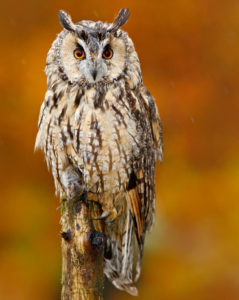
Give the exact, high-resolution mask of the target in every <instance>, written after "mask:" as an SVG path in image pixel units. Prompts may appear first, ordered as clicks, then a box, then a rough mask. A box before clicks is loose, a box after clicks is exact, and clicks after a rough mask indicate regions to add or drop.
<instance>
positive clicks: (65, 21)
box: [59, 10, 76, 32]
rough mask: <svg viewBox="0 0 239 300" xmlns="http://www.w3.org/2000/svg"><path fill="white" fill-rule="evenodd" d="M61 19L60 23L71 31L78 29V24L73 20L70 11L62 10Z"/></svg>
mask: <svg viewBox="0 0 239 300" xmlns="http://www.w3.org/2000/svg"><path fill="white" fill-rule="evenodd" d="M59 19H60V23H61V25H62V26H63V27H64V28H65V29H66V30H69V31H72V32H75V30H76V26H75V24H74V23H73V22H72V20H71V17H70V15H68V13H66V12H65V11H64V10H60V11H59Z"/></svg>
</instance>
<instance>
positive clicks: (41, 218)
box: [0, 0, 239, 300]
mask: <svg viewBox="0 0 239 300" xmlns="http://www.w3.org/2000/svg"><path fill="white" fill-rule="evenodd" d="M122 7H129V8H130V10H131V17H130V19H129V22H128V23H127V25H126V26H125V27H124V30H126V31H128V33H129V35H130V37H131V38H132V39H133V41H134V43H135V47H136V50H137V52H138V54H139V57H140V60H141V66H142V72H143V78H144V83H145V84H146V86H147V87H148V89H149V90H150V91H151V93H152V94H153V95H154V97H155V99H156V101H157V105H158V108H159V111H160V114H161V118H162V122H163V127H164V142H165V153H164V162H163V163H162V164H161V165H158V166H157V172H156V182H157V203H156V205H157V216H156V224H155V226H154V229H153V231H152V233H151V234H149V235H148V238H147V240H146V247H145V255H144V259H143V270H142V276H141V278H140V280H139V282H138V288H139V298H138V299H161V300H189V299H190V300H191V299H194V300H214V299H215V300H225V299H229V300H234V299H239V151H238V150H239V122H238V119H239V118H238V113H239V101H238V100H239V99H238V79H239V2H238V1H237V0H227V1H216V0H198V1H196V0H169V1H162V0H161V1H149V0H148V1H139V0H138V1H136V0H131V1H124V0H121V1H118V0H114V1H105V0H102V1H93V0H92V1H74V0H71V1H70V0H69V1H62V0H58V1H56V0H55V1H39V0H37V1H33V0H29V1H27V0H22V1H16V0H15V1H13V0H8V1H1V4H0V37H1V47H0V60H1V64H0V91H1V100H0V110H1V118H0V168H1V174H0V182H1V209H0V223H1V226H0V262H1V265H0V299H5V300H13V299H14V300H15V299H18V300H21V299H24V300H30V299H31V300H32V299H34V300H38V299H39V300H40V299H44V300H48V299H49V300H54V299H60V290H61V286H60V278H61V248H60V242H61V241H60V239H61V238H60V234H59V233H60V225H59V220H60V212H59V211H57V210H56V208H57V206H59V199H57V198H56V197H55V196H54V186H53V180H52V177H51V175H50V173H48V171H47V168H46V164H45V162H44V159H43V155H42V154H41V153H36V154H34V153H33V147H34V140H35V136H36V133H37V119H38V113H39V109H40V105H41V103H42V101H43V98H44V93H45V90H46V77H45V75H44V66H45V59H46V54H47V51H48V49H49V48H50V45H51V43H52V42H53V40H54V39H55V36H56V34H57V33H58V32H59V31H61V29H62V28H61V26H60V24H59V21H58V11H59V9H64V10H66V11H68V12H69V13H70V14H71V16H72V18H73V20H74V21H75V22H76V21H80V20H82V19H91V20H95V21H97V20H102V21H112V20H113V19H114V17H115V16H116V14H117V12H118V10H119V9H120V8H122ZM105 299H106V300H107V299H116V300H117V299H123V300H124V299H125V300H126V299H132V298H131V296H128V295H126V294H125V293H123V292H120V291H117V290H116V289H115V288H114V287H113V286H111V284H109V283H107V281H106V287H105Z"/></svg>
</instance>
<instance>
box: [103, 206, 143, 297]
mask: <svg viewBox="0 0 239 300" xmlns="http://www.w3.org/2000/svg"><path fill="white" fill-rule="evenodd" d="M106 227H107V228H106V236H107V245H106V255H105V267H104V273H105V274H106V276H107V277H108V279H109V280H110V281H111V282H112V283H113V284H114V285H115V286H116V287H117V288H118V289H120V290H124V291H126V292H128V293H129V294H131V295H133V296H137V295H138V290H137V288H136V287H135V286H134V283H135V282H136V281H137V280H138V278H139V275H140V270H141V258H142V252H143V240H142V243H139V241H138V246H139V247H138V255H137V262H136V265H135V256H136V251H137V248H136V247H135V240H136V239H135V226H134V221H133V218H132V216H131V213H130V211H129V209H127V210H126V214H124V215H121V216H120V217H119V218H118V220H115V222H113V223H109V224H108V226H106ZM135 248H136V249H135Z"/></svg>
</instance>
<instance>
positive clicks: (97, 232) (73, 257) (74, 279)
mask: <svg viewBox="0 0 239 300" xmlns="http://www.w3.org/2000/svg"><path fill="white" fill-rule="evenodd" d="M100 215H101V208H100V205H99V204H98V203H97V202H95V201H88V200H87V195H86V194H83V195H82V196H81V197H80V198H78V199H77V200H74V201H70V202H69V201H66V200H63V201H62V217H61V223H62V233H61V235H62V260H63V261H62V295H61V299H62V300H85V299H87V300H94V299H97V300H102V299H103V285H104V247H105V236H104V234H103V232H104V231H103V229H104V228H103V226H104V225H103V222H102V221H99V220H97V221H96V220H92V219H93V218H97V217H99V216H100Z"/></svg>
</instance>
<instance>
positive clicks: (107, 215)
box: [93, 208, 118, 223]
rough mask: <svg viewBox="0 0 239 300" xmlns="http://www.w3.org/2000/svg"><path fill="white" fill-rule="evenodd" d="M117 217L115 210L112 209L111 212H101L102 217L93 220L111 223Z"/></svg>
mask: <svg viewBox="0 0 239 300" xmlns="http://www.w3.org/2000/svg"><path fill="white" fill-rule="evenodd" d="M117 217H118V213H117V210H116V209H115V208H114V209H113V210H111V211H107V210H105V211H103V213H102V215H101V216H100V217H98V218H95V219H93V220H104V221H105V222H107V223H112V222H114V220H115V219H116V218H117Z"/></svg>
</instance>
